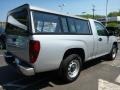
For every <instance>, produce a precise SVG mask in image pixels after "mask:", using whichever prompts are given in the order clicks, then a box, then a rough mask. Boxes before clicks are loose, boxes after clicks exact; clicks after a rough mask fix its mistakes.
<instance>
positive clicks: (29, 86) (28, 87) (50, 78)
mask: <svg viewBox="0 0 120 90" xmlns="http://www.w3.org/2000/svg"><path fill="white" fill-rule="evenodd" d="M101 62H102V60H101V59H95V60H91V61H89V62H86V63H85V64H84V66H83V70H86V69H87V68H89V67H93V66H94V65H97V64H99V63H101ZM65 84H66V83H64V82H62V81H61V80H59V79H58V77H57V75H56V71H53V72H46V73H40V74H37V75H35V76H31V77H26V76H23V75H21V74H19V73H18V72H17V70H15V69H14V68H13V67H12V66H9V65H7V66H3V67H0V85H1V86H3V88H4V89H5V90H18V89H19V90H39V89H43V88H46V87H54V86H55V85H65Z"/></svg>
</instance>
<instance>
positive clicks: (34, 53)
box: [29, 40, 40, 63]
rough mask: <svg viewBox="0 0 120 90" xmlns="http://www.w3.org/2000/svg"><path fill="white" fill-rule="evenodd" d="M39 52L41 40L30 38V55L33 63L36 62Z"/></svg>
mask: <svg viewBox="0 0 120 90" xmlns="http://www.w3.org/2000/svg"><path fill="white" fill-rule="evenodd" d="M39 52H40V42H39V41H34V40H30V42H29V57H30V62H31V63H35V61H36V60H37V57H38V54H39Z"/></svg>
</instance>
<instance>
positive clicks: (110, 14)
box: [108, 11, 120, 17]
mask: <svg viewBox="0 0 120 90" xmlns="http://www.w3.org/2000/svg"><path fill="white" fill-rule="evenodd" d="M115 16H120V12H116V11H114V12H110V13H109V14H108V17H115Z"/></svg>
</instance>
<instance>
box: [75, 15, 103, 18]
mask: <svg viewBox="0 0 120 90" xmlns="http://www.w3.org/2000/svg"><path fill="white" fill-rule="evenodd" d="M76 16H79V17H84V18H93V15H91V14H86V15H76ZM94 17H95V19H98V18H103V17H105V16H102V15H95V16H94Z"/></svg>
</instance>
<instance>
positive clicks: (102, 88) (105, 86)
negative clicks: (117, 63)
mask: <svg viewBox="0 0 120 90" xmlns="http://www.w3.org/2000/svg"><path fill="white" fill-rule="evenodd" d="M98 90H120V85H117V84H114V83H111V82H108V81H106V80H103V79H99V80H98Z"/></svg>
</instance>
